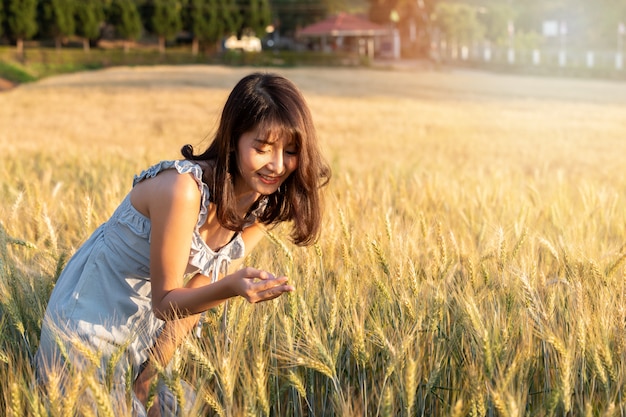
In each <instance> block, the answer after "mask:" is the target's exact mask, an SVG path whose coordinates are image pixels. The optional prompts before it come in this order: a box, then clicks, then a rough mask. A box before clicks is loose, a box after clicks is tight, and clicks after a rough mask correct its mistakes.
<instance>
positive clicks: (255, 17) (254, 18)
mask: <svg viewBox="0 0 626 417" xmlns="http://www.w3.org/2000/svg"><path fill="white" fill-rule="evenodd" d="M243 10H244V17H243V21H244V26H245V27H246V28H247V29H249V30H251V31H252V32H254V34H255V35H257V36H259V35H261V34H263V33H265V29H266V28H267V27H268V26H269V24H270V23H271V22H272V12H271V9H270V3H269V0H248V6H247V7H246V8H244V9H243Z"/></svg>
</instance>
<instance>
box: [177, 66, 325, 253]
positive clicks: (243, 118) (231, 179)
mask: <svg viewBox="0 0 626 417" xmlns="http://www.w3.org/2000/svg"><path fill="white" fill-rule="evenodd" d="M257 128H258V129H259V131H260V132H265V134H266V135H267V137H268V138H269V137H271V136H274V137H275V135H281V136H282V135H288V136H286V138H289V139H293V140H294V141H295V143H296V147H297V152H298V166H297V168H296V170H295V171H294V172H293V173H292V174H291V175H290V176H289V177H288V178H287V179H286V180H285V182H284V183H283V184H282V185H281V187H280V189H279V190H278V191H276V192H275V193H273V194H271V195H269V196H266V197H261V199H263V198H265V200H266V206H265V210H263V212H262V213H260V214H259V215H258V220H259V221H260V222H261V223H263V224H266V225H270V224H277V223H279V222H283V221H291V222H293V225H292V231H291V239H292V240H293V242H294V243H296V244H298V245H309V244H311V243H313V242H314V241H315V240H316V239H317V237H318V235H319V231H320V226H321V220H322V210H323V207H322V206H323V202H322V196H321V192H320V188H321V187H322V186H324V185H326V184H327V183H328V181H329V179H330V175H331V173H330V168H329V167H328V165H327V163H326V162H325V160H324V158H323V157H322V154H321V152H320V149H319V145H318V142H317V135H316V132H315V128H314V126H313V119H312V117H311V112H310V110H309V107H308V105H307V103H306V101H305V100H304V97H303V96H302V94H301V93H300V91H299V90H298V88H297V87H296V86H295V85H294V84H293V83H292V82H291V81H289V80H288V79H286V78H284V77H282V76H280V75H277V74H272V73H253V74H250V75H248V76H246V77H244V78H243V79H241V81H239V82H238V83H237V85H236V86H235V87H234V88H233V90H232V91H231V93H230V95H229V97H228V99H227V100H226V104H225V105H224V109H223V110H222V115H221V118H220V124H219V126H218V129H217V132H216V134H215V137H214V139H213V141H212V142H211V144H210V145H209V147H208V149H207V150H206V151H204V152H203V153H202V154H200V155H194V153H193V147H192V146H191V145H185V146H184V147H183V148H182V150H181V152H182V154H183V156H184V157H185V158H186V159H189V160H196V161H212V164H211V166H212V169H211V170H210V172H205V180H206V182H207V185H208V186H209V190H210V194H211V195H210V198H211V201H212V202H213V203H215V204H216V205H217V219H218V221H219V222H220V224H221V225H222V226H223V227H226V228H228V229H230V230H234V231H241V230H242V229H243V226H244V224H245V223H246V219H245V218H242V217H241V216H240V215H239V214H238V213H237V210H236V201H235V194H234V184H235V178H236V176H237V175H239V170H238V166H237V144H238V141H239V138H240V137H241V135H242V134H244V133H246V132H249V131H251V130H253V129H257ZM258 204H259V201H257V203H256V204H255V206H257V205H258ZM255 206H254V207H252V208H253V209H254V208H255Z"/></svg>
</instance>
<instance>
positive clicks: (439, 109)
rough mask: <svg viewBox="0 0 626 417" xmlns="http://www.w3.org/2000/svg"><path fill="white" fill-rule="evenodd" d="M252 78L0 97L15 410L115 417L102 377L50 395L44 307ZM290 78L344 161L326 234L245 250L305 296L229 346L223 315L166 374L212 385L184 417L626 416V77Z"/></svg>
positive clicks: (135, 75)
mask: <svg viewBox="0 0 626 417" xmlns="http://www.w3.org/2000/svg"><path fill="white" fill-rule="evenodd" d="M253 70H254V69H251V68H226V67H205V66H189V67H150V68H117V69H108V70H104V71H97V72H89V73H81V74H72V75H63V76H57V77H53V78H49V79H46V80H43V81H40V82H37V83H33V84H27V85H22V86H20V87H19V88H16V89H14V90H11V91H7V92H3V93H1V94H0V149H2V152H1V153H0V313H1V316H0V387H1V390H2V391H1V395H0V397H1V398H0V400H1V401H0V414H2V415H13V416H23V415H29V416H30V415H51V416H67V415H72V414H76V413H79V414H80V413H83V414H85V415H88V414H89V413H93V412H94V409H95V410H96V411H97V413H98V415H116V413H115V409H114V404H112V403H111V401H110V398H109V397H108V392H107V387H106V386H99V385H97V384H95V381H93V377H92V376H90V375H83V376H82V377H80V378H77V380H76V381H74V383H73V384H72V385H71V389H70V390H69V392H65V393H60V392H59V391H58V390H56V389H55V388H54V387H47V392H45V393H44V391H43V390H42V387H40V386H38V385H37V384H36V382H35V379H34V371H33V368H32V366H31V364H30V360H31V356H32V354H33V353H34V352H35V350H36V347H37V342H38V332H39V326H40V320H41V318H42V315H43V311H44V309H45V304H46V302H47V297H48V295H49V293H50V291H51V289H52V286H53V284H54V280H55V278H56V277H57V276H58V273H59V270H60V268H62V266H63V265H64V263H65V262H66V261H67V258H68V256H70V255H71V254H72V253H73V251H74V250H75V249H76V248H77V247H78V246H79V245H80V244H81V242H82V241H83V240H85V239H86V238H87V237H88V236H89V234H90V233H91V232H92V231H93V230H94V229H95V228H96V227H97V226H98V225H99V224H100V223H102V222H103V221H105V220H106V219H107V217H108V216H109V215H110V214H111V213H112V211H113V210H114V209H115V208H116V207H117V204H118V203H119V202H120V201H121V200H122V198H123V196H124V195H125V194H126V193H127V192H128V191H129V189H130V185H131V182H132V176H133V175H134V174H136V173H138V172H139V171H141V170H142V169H143V168H145V167H147V166H148V165H150V164H152V163H155V162H157V161H158V160H161V159H168V158H178V157H179V153H178V152H179V149H180V147H181V146H182V145H183V144H185V143H192V144H194V145H196V146H200V147H202V146H203V145H206V138H207V137H209V136H210V134H211V132H212V130H213V129H214V127H215V123H216V119H217V116H218V112H219V110H220V108H221V106H222V104H223V102H224V100H225V99H226V95H227V94H228V92H229V91H230V89H231V88H232V87H233V86H234V84H235V83H236V81H238V80H239V79H240V78H241V77H242V76H243V75H245V74H247V73H248V72H250V71H253ZM275 71H277V72H280V73H283V74H284V75H286V76H287V77H289V78H291V79H292V80H293V81H294V82H295V83H296V84H297V85H299V86H300V87H301V89H302V90H303V92H304V94H305V96H306V97H307V100H308V102H309V104H310V105H311V107H312V110H313V114H314V118H315V122H316V125H317V128H318V131H319V134H320V137H321V139H322V142H323V146H324V150H325V153H326V155H327V157H328V159H329V161H330V162H331V165H332V168H333V179H332V182H331V184H330V186H329V188H328V189H327V209H326V217H325V222H324V229H323V234H322V236H321V239H320V240H319V242H318V243H317V244H316V245H315V246H314V247H311V248H306V249H303V248H297V247H295V246H293V245H292V244H290V243H289V241H288V239H287V238H286V233H283V231H282V229H280V228H278V229H275V230H274V231H273V232H272V234H271V235H270V236H268V238H267V239H266V240H265V241H264V242H263V243H262V244H261V245H260V246H259V247H258V248H257V249H255V251H254V252H253V253H252V254H250V255H249V256H248V257H247V259H246V262H247V263H248V264H250V265H253V266H257V267H262V268H266V269H269V270H272V271H275V272H277V273H284V274H288V275H289V276H290V278H291V281H292V282H293V283H294V284H295V286H296V288H297V290H296V292H295V293H293V294H290V295H287V296H284V297H281V298H280V299H278V300H275V301H272V302H269V303H266V304H262V305H248V304H246V303H245V302H243V301H240V300H234V302H231V303H229V304H228V307H227V308H228V309H229V310H230V312H229V315H228V317H229V322H228V327H227V329H226V333H227V334H224V333H223V331H222V330H221V329H220V317H221V313H222V311H221V309H217V310H216V311H214V312H213V313H212V314H211V315H210V316H209V320H208V323H207V324H206V328H205V331H204V337H203V338H201V339H195V338H190V339H189V340H188V341H187V342H186V344H185V346H184V347H183V348H182V349H181V350H180V352H179V355H178V356H177V357H176V359H175V361H174V365H175V366H174V370H173V373H172V374H170V375H168V376H167V377H164V378H165V379H166V382H167V383H168V384H169V385H170V386H171V387H173V390H174V391H175V392H180V383H181V381H183V380H184V381H187V382H188V383H190V384H191V385H192V386H194V387H195V388H196V390H197V393H198V396H197V398H196V401H195V402H194V403H193V404H187V405H188V406H189V407H190V408H191V411H190V412H189V415H218V416H244V415H246V416H247V415H249V416H265V415H267V416H269V415H272V416H579V415H580V416H623V415H625V414H626V398H624V395H623V394H624V393H625V389H626V362H625V359H626V283H625V280H624V278H625V272H626V269H625V268H626V265H625V264H626V262H625V260H626V210H624V207H625V206H626V200H625V196H626V175H625V174H624V155H626V84H620V83H613V82H608V81H593V80H573V79H570V80H564V79H557V78H533V77H519V76H512V75H502V74H486V73H478V72H470V71H451V70H445V71H444V70H442V71H423V70H422V71H416V70H411V69H405V70H394V71H389V70H387V71H385V70H376V69H320V68H291V69H278V70H275ZM225 337H228V338H230V344H228V345H227V344H226V343H225V342H224V340H225ZM86 387H89V390H90V391H91V393H92V394H93V395H94V397H95V398H96V403H95V406H94V405H93V404H91V406H89V404H88V403H87V402H86V401H84V400H83V399H84V397H85V396H86V395H87V394H86V389H87V388H86Z"/></svg>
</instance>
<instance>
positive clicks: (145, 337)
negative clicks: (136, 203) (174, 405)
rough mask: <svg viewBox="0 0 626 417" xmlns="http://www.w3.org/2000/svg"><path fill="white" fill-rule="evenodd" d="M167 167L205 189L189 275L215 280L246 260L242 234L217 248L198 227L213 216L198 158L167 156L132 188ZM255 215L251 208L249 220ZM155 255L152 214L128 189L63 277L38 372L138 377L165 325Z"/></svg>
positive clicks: (47, 321)
mask: <svg viewBox="0 0 626 417" xmlns="http://www.w3.org/2000/svg"><path fill="white" fill-rule="evenodd" d="M166 169H176V170H177V171H178V172H179V173H180V174H192V175H193V177H194V178H195V180H196V181H197V183H198V187H199V189H200V192H201V206H200V207H199V213H198V221H197V223H196V228H195V230H194V233H193V236H192V237H191V251H190V253H189V262H188V266H187V271H186V273H187V274H188V275H187V276H192V274H194V273H202V274H204V275H207V276H210V277H212V280H216V279H217V276H218V275H219V273H220V272H222V271H224V270H225V269H226V268H227V266H228V264H229V263H230V261H231V260H233V259H238V258H241V257H243V255H244V242H243V239H242V238H241V234H239V233H238V234H236V235H235V237H234V238H233V239H232V240H231V241H230V242H229V243H228V244H227V245H226V246H224V247H222V248H221V249H220V250H219V251H218V252H214V251H213V250H211V248H209V246H208V245H207V244H206V243H205V241H204V240H203V239H202V238H201V236H200V234H199V228H200V226H202V225H203V224H204V222H205V221H206V218H207V213H208V207H209V188H208V186H207V185H206V184H205V183H203V182H202V169H201V167H200V166H199V165H198V164H196V163H194V162H192V161H187V160H182V161H162V162H160V163H158V164H156V165H154V166H152V167H150V168H148V169H147V170H145V171H143V172H142V173H141V174H139V175H137V176H135V179H134V181H133V186H134V185H136V184H137V183H139V182H140V181H142V180H144V179H146V178H150V177H154V176H155V175H157V174H158V173H159V172H161V171H163V170H166ZM257 212H258V210H257ZM255 218H256V213H252V214H251V215H250V217H249V218H248V220H249V223H248V225H249V224H252V223H253V222H254V219H255ZM149 254H150V219H148V218H147V217H145V216H144V215H142V214H141V213H139V212H138V211H137V210H136V209H135V208H134V207H133V206H132V204H131V203H130V194H129V195H127V196H126V198H125V199H124V200H123V201H122V203H121V204H120V206H119V207H118V208H117V210H115V212H114V213H113V215H112V216H111V218H110V219H109V220H108V221H107V222H106V223H104V224H103V225H101V226H100V227H99V228H98V229H97V230H96V231H95V232H94V233H93V234H92V235H91V237H90V238H89V239H88V240H87V241H86V242H85V243H84V244H83V245H82V246H81V247H80V248H79V249H78V250H77V251H76V253H75V254H74V255H73V256H72V258H71V259H70V260H69V262H68V263H67V265H66V267H65V269H64V270H63V272H62V273H61V275H60V276H59V279H58V281H57V283H56V285H55V287H54V290H53V291H52V295H51V297H50V300H49V302H48V306H47V310H46V314H45V317H44V320H43V323H42V330H41V340H40V345H39V350H38V352H37V368H38V371H39V373H40V375H42V376H44V378H45V374H46V371H47V370H48V369H51V368H50V367H52V366H55V365H56V366H58V365H59V364H61V365H64V366H67V365H68V363H70V364H71V366H72V367H73V368H75V369H78V370H83V369H85V370H86V369H89V370H91V371H94V372H96V374H97V376H98V377H99V378H100V380H101V381H104V380H105V378H107V379H108V378H111V377H112V378H113V381H115V382H119V383H123V382H124V381H125V380H126V378H127V372H132V378H133V380H134V379H135V378H136V376H137V373H138V370H139V368H140V366H141V364H142V363H143V362H144V361H146V359H148V354H149V349H150V347H152V346H153V345H154V342H155V340H156V338H157V336H158V334H159V332H160V330H161V328H162V326H163V324H164V322H163V321H161V320H159V319H158V318H156V317H155V315H154V314H153V313H152V303H151V284H150V255H149ZM85 348H88V349H89V350H90V351H91V352H95V354H96V355H98V356H99V358H100V363H99V364H94V363H93V362H94V355H92V354H87V355H85V354H84V352H85ZM119 352H122V355H121V357H120V358H119V361H118V362H117V363H116V364H115V367H114V368H113V375H110V374H109V375H108V377H107V376H106V373H107V366H110V364H109V361H110V359H111V357H112V356H114V355H115V356H114V358H116V357H117V355H119ZM94 365H95V366H94ZM108 372H109V373H110V372H111V368H109V371H108ZM109 380H110V379H109Z"/></svg>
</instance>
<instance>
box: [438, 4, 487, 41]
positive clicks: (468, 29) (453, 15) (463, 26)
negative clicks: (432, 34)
mask: <svg viewBox="0 0 626 417" xmlns="http://www.w3.org/2000/svg"><path fill="white" fill-rule="evenodd" d="M435 14H436V19H437V25H438V26H439V28H440V29H441V30H442V31H443V32H444V33H445V34H446V36H447V37H448V39H449V40H450V41H454V42H457V43H470V42H473V41H476V40H480V39H482V38H483V35H484V32H485V28H484V26H483V25H482V24H481V23H480V21H479V20H478V8H476V7H475V6H470V5H467V4H462V3H439V4H438V5H437V7H436V8H435Z"/></svg>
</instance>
